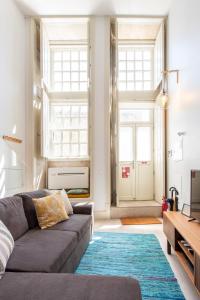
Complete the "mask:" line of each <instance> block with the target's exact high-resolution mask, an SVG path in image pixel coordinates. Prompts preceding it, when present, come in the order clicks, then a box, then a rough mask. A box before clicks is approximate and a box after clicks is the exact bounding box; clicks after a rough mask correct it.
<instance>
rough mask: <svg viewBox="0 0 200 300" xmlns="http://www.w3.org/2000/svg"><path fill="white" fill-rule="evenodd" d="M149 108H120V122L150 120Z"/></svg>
mask: <svg viewBox="0 0 200 300" xmlns="http://www.w3.org/2000/svg"><path fill="white" fill-rule="evenodd" d="M150 121H151V111H150V110H149V109H120V122H150Z"/></svg>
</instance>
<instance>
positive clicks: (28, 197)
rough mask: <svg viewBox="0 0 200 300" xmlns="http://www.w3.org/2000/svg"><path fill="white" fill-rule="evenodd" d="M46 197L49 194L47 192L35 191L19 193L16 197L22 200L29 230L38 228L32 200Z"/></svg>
mask: <svg viewBox="0 0 200 300" xmlns="http://www.w3.org/2000/svg"><path fill="white" fill-rule="evenodd" d="M48 195H49V193H48V192H47V190H37V191H34V192H27V193H20V194H17V195H16V196H19V197H21V198H22V200H23V206H24V211H25V215H26V218H27V221H28V226H29V229H33V228H34V227H37V226H38V220H37V215H36V210H35V206H34V204H33V200H32V199H33V198H43V197H46V196H48Z"/></svg>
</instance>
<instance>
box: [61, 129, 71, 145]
mask: <svg viewBox="0 0 200 300" xmlns="http://www.w3.org/2000/svg"><path fill="white" fill-rule="evenodd" d="M63 142H64V143H69V142H70V132H69V131H63Z"/></svg>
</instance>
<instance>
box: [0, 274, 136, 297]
mask: <svg viewBox="0 0 200 300" xmlns="http://www.w3.org/2000/svg"><path fill="white" fill-rule="evenodd" d="M0 299H1V300H8V299H9V300H11V299H15V300H25V299H26V300H34V299H37V300H55V299H59V300H66V299H70V300H94V299H95V300H111V299H113V300H122V299H123V300H141V299H142V298H141V292H140V287H139V284H138V281H137V280H135V279H131V278H126V277H111V276H110V277H108V276H82V275H74V274H33V273H29V274H25V273H6V274H5V276H4V278H3V279H2V280H0Z"/></svg>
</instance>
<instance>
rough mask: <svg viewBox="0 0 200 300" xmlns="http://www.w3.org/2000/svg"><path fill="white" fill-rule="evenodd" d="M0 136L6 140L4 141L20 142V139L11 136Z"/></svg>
mask: <svg viewBox="0 0 200 300" xmlns="http://www.w3.org/2000/svg"><path fill="white" fill-rule="evenodd" d="M2 138H3V140H6V141H9V142H12V143H16V144H21V143H22V140H20V139H17V138H15V137H13V136H9V135H3V137H2Z"/></svg>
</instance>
